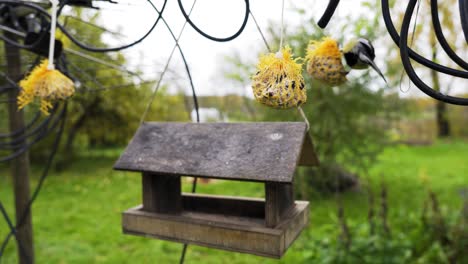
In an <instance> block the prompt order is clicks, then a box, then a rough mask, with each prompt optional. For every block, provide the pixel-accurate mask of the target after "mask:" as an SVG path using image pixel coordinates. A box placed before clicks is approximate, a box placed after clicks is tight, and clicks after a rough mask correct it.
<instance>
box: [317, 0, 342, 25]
mask: <svg viewBox="0 0 468 264" xmlns="http://www.w3.org/2000/svg"><path fill="white" fill-rule="evenodd" d="M339 3H340V0H330V1H329V2H328V6H327V9H325V12H324V13H323V15H322V17H321V18H320V20H319V21H318V22H317V25H318V26H319V27H321V28H326V27H327V25H328V23H329V22H330V19H331V18H332V17H333V14H335V11H336V8H337V7H338V4H339Z"/></svg>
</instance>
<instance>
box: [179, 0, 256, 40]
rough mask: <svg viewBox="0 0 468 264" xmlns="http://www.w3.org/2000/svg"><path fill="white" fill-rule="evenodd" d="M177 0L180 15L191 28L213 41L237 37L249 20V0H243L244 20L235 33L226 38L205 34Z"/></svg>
mask: <svg viewBox="0 0 468 264" xmlns="http://www.w3.org/2000/svg"><path fill="white" fill-rule="evenodd" d="M177 1H178V3H179V7H180V11H181V12H182V15H183V16H184V18H185V20H187V22H188V23H189V24H190V26H192V28H193V29H195V31H197V32H198V33H199V34H200V35H202V36H204V37H205V38H207V39H210V40H213V41H217V42H227V41H231V40H233V39H235V38H237V37H238V36H239V35H240V34H241V33H242V31H244V29H245V26H246V25H247V21H248V20H249V13H250V4H249V0H244V1H245V17H244V21H243V22H242V25H241V27H240V28H239V30H238V31H237V32H236V33H234V34H233V35H231V36H229V37H226V38H218V37H213V36H211V35H208V34H206V33H205V32H203V31H202V30H201V29H200V28H198V27H197V26H196V25H195V24H194V23H193V22H192V20H191V19H190V17H189V16H188V15H187V12H185V9H184V6H183V5H182V0H177Z"/></svg>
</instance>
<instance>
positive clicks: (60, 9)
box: [57, 0, 167, 52]
mask: <svg viewBox="0 0 468 264" xmlns="http://www.w3.org/2000/svg"><path fill="white" fill-rule="evenodd" d="M69 1H70V0H65V1H63V2H61V6H60V7H59V10H58V12H57V16H59V15H60V13H61V12H62V10H63V7H64V6H65V5H66V4H67V3H68V2H69ZM166 4H167V0H164V4H163V6H162V8H161V13H160V14H159V15H158V18H157V19H156V21H155V22H154V23H153V25H152V26H151V28H150V29H149V30H148V32H146V34H145V35H143V36H142V37H141V38H139V39H138V40H136V41H134V42H132V43H130V44H127V45H123V46H120V47H115V48H96V47H90V46H88V45H86V44H83V43H81V42H80V41H79V40H77V39H75V38H74V37H73V36H72V35H71V34H70V33H69V32H68V31H67V30H66V29H65V27H64V26H63V25H61V24H59V23H57V27H58V28H60V30H62V32H63V34H65V36H67V37H68V38H69V39H70V40H71V41H72V42H73V43H74V44H76V45H77V46H78V47H80V48H82V49H84V50H87V51H91V52H114V51H120V50H124V49H127V48H130V47H133V46H135V45H136V44H138V43H140V42H142V41H143V40H144V39H146V38H147V37H148V36H149V35H150V34H151V32H153V30H154V29H155V28H156V26H157V25H158V22H159V20H160V19H161V15H162V13H163V12H164V10H165V8H166Z"/></svg>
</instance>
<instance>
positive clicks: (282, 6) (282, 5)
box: [278, 0, 284, 52]
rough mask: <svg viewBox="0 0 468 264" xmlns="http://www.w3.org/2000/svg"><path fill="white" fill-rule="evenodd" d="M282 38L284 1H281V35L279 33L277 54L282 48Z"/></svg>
mask: <svg viewBox="0 0 468 264" xmlns="http://www.w3.org/2000/svg"><path fill="white" fill-rule="evenodd" d="M283 37H284V0H281V33H280V44H279V50H278V52H280V51H281V48H282V47H283Z"/></svg>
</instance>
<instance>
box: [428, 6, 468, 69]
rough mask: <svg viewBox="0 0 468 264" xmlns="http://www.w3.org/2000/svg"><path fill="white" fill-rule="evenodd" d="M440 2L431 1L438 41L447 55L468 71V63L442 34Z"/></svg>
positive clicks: (433, 22)
mask: <svg viewBox="0 0 468 264" xmlns="http://www.w3.org/2000/svg"><path fill="white" fill-rule="evenodd" d="M437 2H438V1H437V0H431V13H432V25H433V26H434V33H435V35H436V37H437V40H438V41H439V43H440V45H441V46H442V49H444V51H445V53H447V55H448V56H449V57H450V58H451V59H452V60H453V61H454V62H455V63H456V64H458V65H459V66H460V67H462V68H463V69H465V70H468V63H467V62H466V61H465V60H463V59H462V58H460V57H459V56H458V55H457V54H456V53H455V51H454V50H453V49H452V47H450V45H449V44H448V42H447V39H446V38H445V36H444V33H443V32H442V27H441V25H440V19H439V8H438V3H437Z"/></svg>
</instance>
